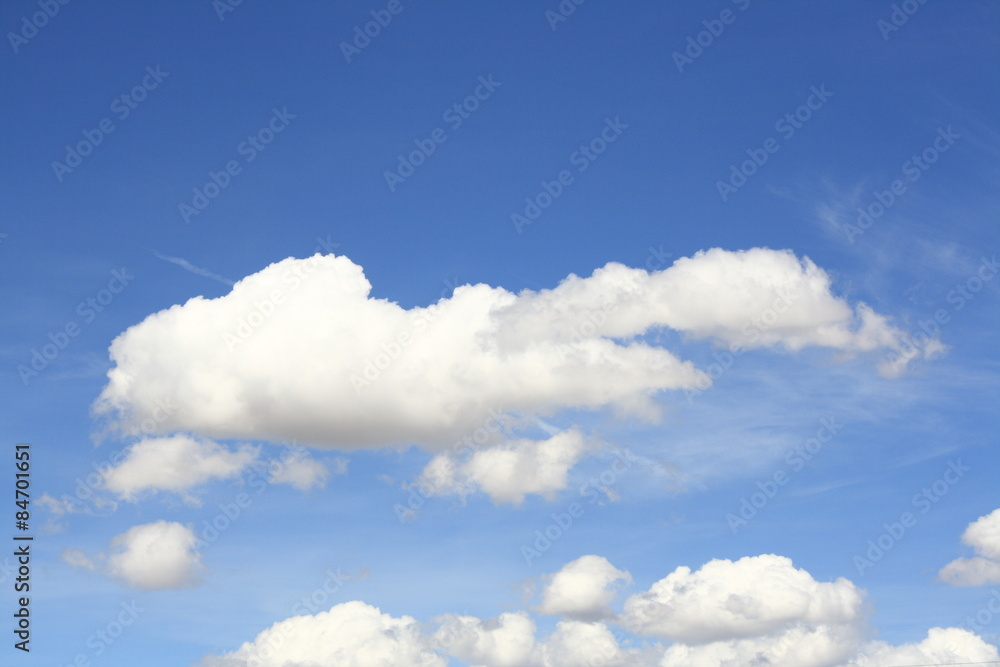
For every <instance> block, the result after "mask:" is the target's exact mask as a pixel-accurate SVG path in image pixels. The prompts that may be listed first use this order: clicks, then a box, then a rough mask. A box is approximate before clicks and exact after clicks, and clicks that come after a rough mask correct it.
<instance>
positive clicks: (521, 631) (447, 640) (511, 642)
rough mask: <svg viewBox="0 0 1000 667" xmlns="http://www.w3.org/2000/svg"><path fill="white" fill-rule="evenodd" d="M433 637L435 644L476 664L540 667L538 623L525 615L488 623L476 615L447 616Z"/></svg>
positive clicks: (497, 666) (521, 614) (514, 615)
mask: <svg viewBox="0 0 1000 667" xmlns="http://www.w3.org/2000/svg"><path fill="white" fill-rule="evenodd" d="M440 620H441V626H440V627H439V628H438V630H437V632H436V633H435V634H434V639H435V643H436V645H438V646H440V647H443V648H444V649H445V650H446V651H447V652H448V653H449V655H452V656H454V657H456V658H458V659H459V660H465V661H468V662H469V663H471V664H473V665H488V666H489V667H524V666H526V665H533V664H537V651H538V648H537V646H536V642H535V622H534V621H532V620H531V618H530V617H529V616H528V615H527V614H525V613H524V612H516V613H506V614H501V615H500V616H499V617H497V618H494V619H490V620H488V621H483V620H480V619H478V618H476V617H474V616H445V617H443V618H442V619H440Z"/></svg>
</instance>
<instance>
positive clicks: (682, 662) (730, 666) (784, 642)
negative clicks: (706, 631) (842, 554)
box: [660, 622, 861, 667]
mask: <svg viewBox="0 0 1000 667" xmlns="http://www.w3.org/2000/svg"><path fill="white" fill-rule="evenodd" d="M860 638H861V636H860V633H859V632H858V629H857V628H855V627H853V626H850V625H834V626H829V625H815V624H807V623H793V622H789V623H788V626H787V629H785V630H783V631H778V632H775V633H771V634H763V635H761V636H755V637H748V638H743V639H731V640H728V641H716V642H711V643H708V644H701V645H695V646H691V645H688V644H674V645H672V646H671V647H670V648H668V649H667V650H666V652H665V653H664V655H663V659H662V660H661V662H660V667H746V665H795V667H831V666H832V665H842V664H843V662H844V661H845V660H847V659H849V658H850V657H851V656H853V655H854V654H855V652H856V650H857V645H858V641H859V640H860Z"/></svg>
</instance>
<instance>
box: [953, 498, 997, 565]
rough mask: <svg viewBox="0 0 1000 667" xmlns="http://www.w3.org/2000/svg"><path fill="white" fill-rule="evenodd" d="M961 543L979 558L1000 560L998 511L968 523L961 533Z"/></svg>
mask: <svg viewBox="0 0 1000 667" xmlns="http://www.w3.org/2000/svg"><path fill="white" fill-rule="evenodd" d="M962 541H963V542H965V543H966V544H968V545H969V546H970V547H972V548H973V549H975V550H976V553H977V554H979V555H980V556H983V557H984V558H992V559H993V560H1000V509H996V510H993V511H992V512H990V513H989V514H987V515H986V516H981V517H979V518H978V519H976V520H975V521H973V522H972V523H970V524H969V527H968V528H966V529H965V532H964V533H962Z"/></svg>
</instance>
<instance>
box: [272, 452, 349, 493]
mask: <svg viewBox="0 0 1000 667" xmlns="http://www.w3.org/2000/svg"><path fill="white" fill-rule="evenodd" d="M336 463H337V469H336V471H335V472H336V474H338V475H341V474H343V473H345V472H346V471H347V461H346V460H345V459H337V461H336ZM329 476H330V470H329V469H328V468H327V467H326V466H325V465H323V464H322V463H321V462H319V461H317V460H316V459H314V458H312V457H311V456H309V452H307V451H306V450H305V449H304V448H298V449H295V450H292V451H290V452H288V453H287V454H285V456H284V457H282V458H281V459H280V460H278V461H275V462H273V464H272V466H271V476H270V482H271V483H272V484H291V485H292V486H294V487H295V488H296V489H298V490H299V491H308V490H310V489H312V488H315V487H322V486H323V485H324V484H326V479H327V477H329Z"/></svg>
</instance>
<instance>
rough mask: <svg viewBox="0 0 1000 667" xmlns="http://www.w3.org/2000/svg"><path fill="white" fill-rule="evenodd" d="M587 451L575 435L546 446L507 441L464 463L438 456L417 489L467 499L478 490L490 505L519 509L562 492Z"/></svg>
mask: <svg viewBox="0 0 1000 667" xmlns="http://www.w3.org/2000/svg"><path fill="white" fill-rule="evenodd" d="M585 450H586V444H585V443H584V440H583V435H582V434H581V433H580V432H579V431H577V430H570V431H565V432H563V433H558V434H556V435H554V436H552V437H551V438H549V439H548V440H541V441H536V440H527V439H519V440H511V441H508V442H505V443H502V444H499V445H495V446H493V447H487V448H482V449H478V450H476V451H474V452H473V453H472V454H471V455H470V456H469V459H468V460H467V461H462V460H461V459H460V457H459V456H456V455H455V454H451V453H448V454H438V455H437V456H435V457H434V458H433V459H431V461H430V463H428V464H427V466H426V467H425V468H424V471H423V473H421V475H420V478H419V479H418V480H417V483H418V484H419V485H420V486H421V488H423V489H428V488H429V489H430V491H429V493H430V494H432V495H450V494H458V495H462V496H465V495H468V494H469V493H472V492H473V491H474V490H476V489H477V488H481V489H482V490H483V491H484V492H485V493H487V494H489V496H490V498H491V499H492V500H493V502H494V503H511V504H513V505H519V504H520V503H521V501H523V500H524V497H525V496H526V495H528V494H538V495H541V496H545V497H547V498H551V497H552V495H553V494H554V493H555V492H556V491H561V490H562V489H565V488H566V475H567V473H568V472H569V469H570V468H572V467H573V466H574V465H575V464H576V462H577V461H579V460H580V457H581V456H583V454H584V452H585Z"/></svg>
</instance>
